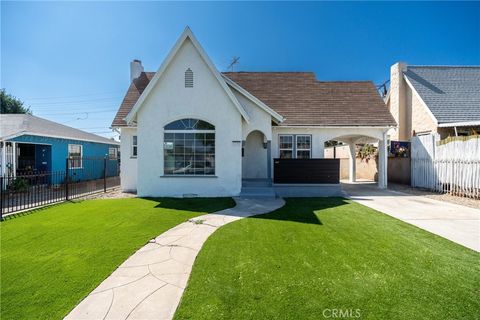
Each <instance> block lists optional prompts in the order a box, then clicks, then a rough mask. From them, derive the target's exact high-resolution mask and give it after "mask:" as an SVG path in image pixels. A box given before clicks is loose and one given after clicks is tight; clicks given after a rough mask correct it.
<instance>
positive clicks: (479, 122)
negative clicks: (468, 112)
mask: <svg viewBox="0 0 480 320" xmlns="http://www.w3.org/2000/svg"><path fill="white" fill-rule="evenodd" d="M438 126H439V127H442V128H445V127H467V126H480V120H477V121H464V122H449V123H440V124H438Z"/></svg>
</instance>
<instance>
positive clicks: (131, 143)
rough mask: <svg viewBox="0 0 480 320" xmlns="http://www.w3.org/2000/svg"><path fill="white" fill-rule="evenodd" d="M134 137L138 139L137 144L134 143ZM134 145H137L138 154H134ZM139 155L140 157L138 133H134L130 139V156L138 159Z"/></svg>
mask: <svg viewBox="0 0 480 320" xmlns="http://www.w3.org/2000/svg"><path fill="white" fill-rule="evenodd" d="M134 137H135V138H136V139H137V143H136V144H135V145H134V144H133V138H134ZM134 147H137V154H133V148H134ZM137 157H138V135H136V134H133V135H132V140H131V141H130V158H134V159H136V158H137Z"/></svg>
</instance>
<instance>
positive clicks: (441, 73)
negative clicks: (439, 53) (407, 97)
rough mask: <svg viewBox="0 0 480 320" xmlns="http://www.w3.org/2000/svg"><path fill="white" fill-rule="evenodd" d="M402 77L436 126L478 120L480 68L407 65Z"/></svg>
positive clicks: (479, 114) (479, 117) (479, 110)
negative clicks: (412, 89)
mask: <svg viewBox="0 0 480 320" xmlns="http://www.w3.org/2000/svg"><path fill="white" fill-rule="evenodd" d="M404 75H405V77H406V79H407V81H408V82H410V84H411V85H412V86H413V88H414V89H415V91H416V92H417V93H418V94H419V95H420V97H421V98H422V100H423V102H425V104H426V105H427V107H428V108H429V109H430V111H431V112H432V114H433V115H434V116H435V118H436V119H437V121H438V124H439V125H441V124H447V123H462V122H478V121H480V66H465V67H463V66H407V70H406V71H404Z"/></svg>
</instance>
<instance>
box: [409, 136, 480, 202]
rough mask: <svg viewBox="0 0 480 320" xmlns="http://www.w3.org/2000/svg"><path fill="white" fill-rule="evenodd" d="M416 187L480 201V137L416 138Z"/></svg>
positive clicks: (414, 144)
mask: <svg viewBox="0 0 480 320" xmlns="http://www.w3.org/2000/svg"><path fill="white" fill-rule="evenodd" d="M411 142H412V167H411V170H412V186H413V187H420V188H426V189H430V190H434V191H437V192H441V193H450V194H453V195H457V196H464V197H471V198H480V171H479V170H480V137H479V136H470V137H456V138H449V139H445V140H439V138H438V136H437V135H425V136H419V137H413V138H412V139H411Z"/></svg>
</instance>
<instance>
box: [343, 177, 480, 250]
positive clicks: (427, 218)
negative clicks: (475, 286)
mask: <svg viewBox="0 0 480 320" xmlns="http://www.w3.org/2000/svg"><path fill="white" fill-rule="evenodd" d="M342 188H343V190H344V191H345V192H346V193H347V195H348V196H349V197H350V198H351V199H352V200H355V201H357V202H359V203H361V204H363V205H365V206H367V207H370V208H373V209H375V210H378V211H381V212H384V213H386V214H388V215H390V216H392V217H395V218H397V219H400V220H402V221H405V222H407V223H410V224H412V225H414V226H417V227H419V228H422V229H424V230H427V231H429V232H432V233H435V234H437V235H439V236H441V237H444V238H446V239H449V240H451V241H454V242H456V243H458V244H461V245H463V246H465V247H467V248H470V249H473V250H475V251H477V252H480V210H478V209H474V208H470V207H466V206H461V205H457V204H453V203H449V202H444V201H438V200H434V199H430V198H428V197H425V196H419V195H412V194H407V193H402V192H397V191H391V190H381V189H378V188H377V186H376V184H371V183H370V184H369V183H357V184H346V183H344V184H342Z"/></svg>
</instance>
